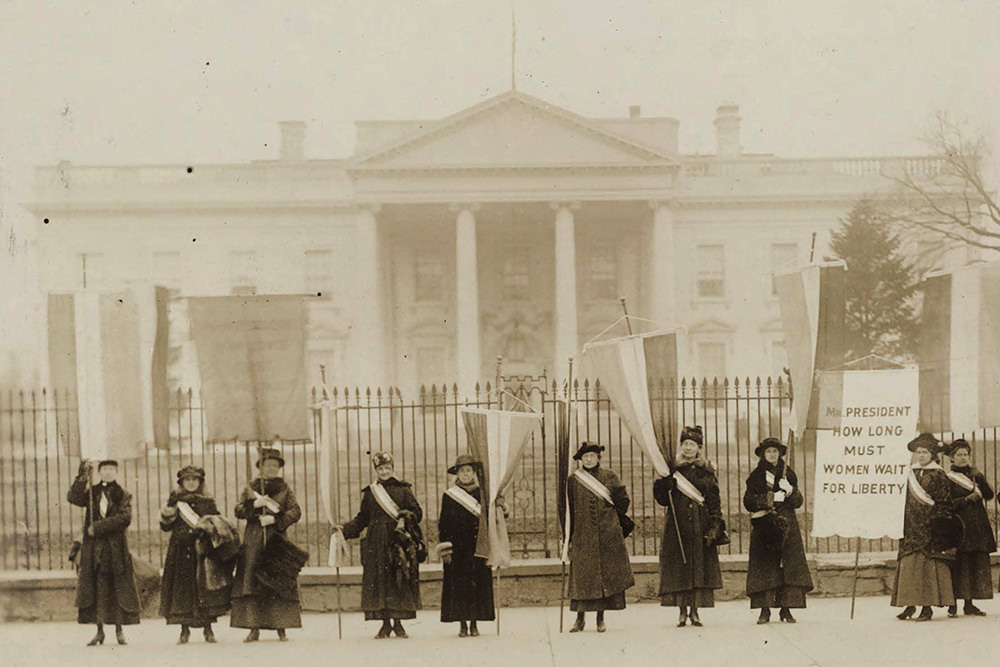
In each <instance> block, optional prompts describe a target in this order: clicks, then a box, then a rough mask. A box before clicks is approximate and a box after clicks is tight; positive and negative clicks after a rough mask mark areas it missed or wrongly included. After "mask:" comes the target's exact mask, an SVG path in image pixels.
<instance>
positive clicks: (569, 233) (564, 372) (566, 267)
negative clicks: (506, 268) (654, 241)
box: [552, 202, 580, 382]
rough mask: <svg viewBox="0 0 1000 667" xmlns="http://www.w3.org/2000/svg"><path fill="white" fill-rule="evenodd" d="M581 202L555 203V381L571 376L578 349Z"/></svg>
mask: <svg viewBox="0 0 1000 667" xmlns="http://www.w3.org/2000/svg"><path fill="white" fill-rule="evenodd" d="M579 207H580V204H579V203H578V202H553V203H552V208H553V209H554V210H555V212H556V295H555V297H556V358H555V376H554V377H555V378H556V380H557V381H559V382H562V381H563V380H565V379H566V378H567V377H568V376H569V361H568V360H569V358H570V357H575V356H577V347H578V345H579V342H580V341H579V339H578V333H577V313H576V227H575V225H574V222H573V211H574V210H576V209H578V208H579Z"/></svg>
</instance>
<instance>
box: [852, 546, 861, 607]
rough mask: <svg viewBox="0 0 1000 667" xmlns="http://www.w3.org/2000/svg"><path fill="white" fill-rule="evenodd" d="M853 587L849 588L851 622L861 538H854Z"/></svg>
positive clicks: (855, 596)
mask: <svg viewBox="0 0 1000 667" xmlns="http://www.w3.org/2000/svg"><path fill="white" fill-rule="evenodd" d="M854 543H855V547H854V585H853V587H852V588H851V620H852V621H853V620H854V601H855V600H856V599H857V597H858V561H859V560H860V559H861V538H860V537H855V538H854Z"/></svg>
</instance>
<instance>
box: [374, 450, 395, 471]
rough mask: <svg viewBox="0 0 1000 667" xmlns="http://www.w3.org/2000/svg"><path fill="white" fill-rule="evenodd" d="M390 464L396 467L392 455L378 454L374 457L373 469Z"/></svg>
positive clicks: (387, 453)
mask: <svg viewBox="0 0 1000 667" xmlns="http://www.w3.org/2000/svg"><path fill="white" fill-rule="evenodd" d="M386 463H389V464H391V465H395V463H396V462H395V459H393V458H392V454H390V453H389V452H377V453H375V454H374V455H373V456H372V467H373V468H377V467H379V466H382V465H385V464H386Z"/></svg>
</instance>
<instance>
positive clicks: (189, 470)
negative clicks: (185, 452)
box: [177, 466, 205, 484]
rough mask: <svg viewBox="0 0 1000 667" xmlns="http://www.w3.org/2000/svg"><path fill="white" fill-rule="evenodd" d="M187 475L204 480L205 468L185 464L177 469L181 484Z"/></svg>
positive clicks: (178, 479)
mask: <svg viewBox="0 0 1000 667" xmlns="http://www.w3.org/2000/svg"><path fill="white" fill-rule="evenodd" d="M186 477H196V478H198V479H200V480H201V481H203V482H204V481H205V470H204V468H198V467H195V466H184V467H183V468H181V469H180V470H178V471H177V483H178V484H180V483H181V482H182V481H184V478H186Z"/></svg>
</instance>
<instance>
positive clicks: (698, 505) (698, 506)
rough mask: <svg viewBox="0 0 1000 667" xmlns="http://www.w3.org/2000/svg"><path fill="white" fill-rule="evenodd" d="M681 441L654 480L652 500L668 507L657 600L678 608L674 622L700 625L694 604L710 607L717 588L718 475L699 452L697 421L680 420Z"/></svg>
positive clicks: (721, 529) (720, 534) (722, 528)
mask: <svg viewBox="0 0 1000 667" xmlns="http://www.w3.org/2000/svg"><path fill="white" fill-rule="evenodd" d="M680 443H681V444H680V449H679V451H678V454H677V458H676V460H675V461H674V462H673V463H672V464H671V466H670V468H671V474H670V475H668V476H666V477H661V478H659V479H657V480H656V481H655V482H654V483H653V497H654V498H655V499H656V502H657V503H659V504H660V505H663V506H664V507H670V506H672V508H673V512H667V520H666V522H665V524H664V526H663V542H662V546H661V548H660V604H661V605H662V606H664V607H674V606H675V607H677V608H678V609H679V610H680V618H679V619H678V621H677V627H684V626H685V625H687V622H688V620H690V621H691V625H693V626H696V627H700V626H701V624H702V623H701V617H700V616H699V615H698V610H699V609H700V608H704V607H714V606H715V593H714V591H715V590H717V589H720V588H722V570H721V569H720V567H719V552H718V546H719V545H720V544H723V543H725V535H726V524H725V522H724V521H723V519H722V501H721V499H720V496H719V480H718V477H716V474H715V468H714V467H712V464H711V463H709V462H708V461H707V460H706V459H705V456H704V453H703V452H702V446H703V443H704V438H703V436H702V430H701V427H700V426H685V427H684V430H683V431H682V432H681V437H680ZM675 516H676V522H677V523H676V525H675V524H674V520H675V519H674V517H675ZM678 538H679V539H678Z"/></svg>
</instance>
